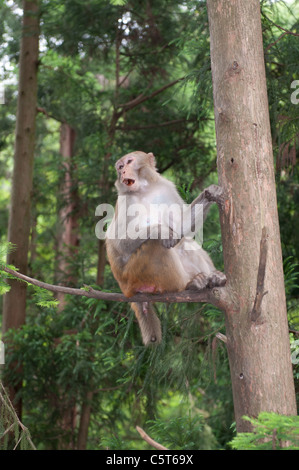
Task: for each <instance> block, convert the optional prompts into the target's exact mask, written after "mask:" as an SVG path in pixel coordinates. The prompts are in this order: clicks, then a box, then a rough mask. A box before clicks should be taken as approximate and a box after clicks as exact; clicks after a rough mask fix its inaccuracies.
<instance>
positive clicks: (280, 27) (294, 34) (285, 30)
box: [264, 14, 299, 36]
mask: <svg viewBox="0 0 299 470" xmlns="http://www.w3.org/2000/svg"><path fill="white" fill-rule="evenodd" d="M264 17H265V18H267V20H268V21H269V22H270V23H272V24H273V25H274V26H276V28H278V29H281V31H284V32H285V33H287V34H291V35H292V36H299V33H293V32H292V31H290V30H289V29H286V28H283V27H282V26H280V25H279V24H277V23H274V21H272V20H270V18H268V16H267V15H265V14H264Z"/></svg>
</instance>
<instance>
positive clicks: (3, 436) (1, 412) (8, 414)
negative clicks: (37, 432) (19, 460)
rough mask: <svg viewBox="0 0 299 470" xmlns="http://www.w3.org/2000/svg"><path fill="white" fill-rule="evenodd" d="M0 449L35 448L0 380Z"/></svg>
mask: <svg viewBox="0 0 299 470" xmlns="http://www.w3.org/2000/svg"><path fill="white" fill-rule="evenodd" d="M0 449H1V450H7V449H10V450H12V449H13V450H35V446H34V444H33V442H32V441H31V436H30V432H29V430H28V429H27V428H26V427H25V426H24V425H23V424H22V423H21V422H20V420H19V419H18V416H17V414H16V412H15V410H14V407H13V405H12V404H11V402H10V400H9V397H8V395H7V393H6V390H5V388H4V386H3V384H2V382H1V381H0Z"/></svg>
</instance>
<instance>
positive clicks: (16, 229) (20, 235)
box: [3, 0, 39, 413]
mask: <svg viewBox="0 0 299 470" xmlns="http://www.w3.org/2000/svg"><path fill="white" fill-rule="evenodd" d="M23 9H24V11H23V14H24V16H23V29H22V39H21V50H20V62H19V67H20V68H19V90H18V106H17V121H16V137H15V154H14V169H13V179H12V194H11V207H10V217H9V227H8V241H9V242H11V243H13V244H15V245H16V249H15V251H13V252H12V253H10V254H9V255H8V258H7V262H8V263H9V264H13V265H15V266H16V267H17V268H19V270H20V271H21V272H22V273H26V272H27V262H28V247H29V233H30V209H31V191H32V177H33V159H34V145H35V116H36V100H37V68H38V43H39V2H38V0H32V1H26V0H25V1H24V3H23ZM10 285H11V290H10V292H9V293H8V294H6V295H5V296H4V301H3V333H6V332H7V330H9V329H10V328H18V327H19V326H20V325H22V324H23V323H24V322H25V312H26V284H25V283H21V282H18V281H10ZM14 393H15V391H12V395H11V399H13V398H14ZM17 411H19V413H20V409H19V410H17Z"/></svg>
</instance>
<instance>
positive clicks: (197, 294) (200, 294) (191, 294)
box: [0, 265, 226, 309]
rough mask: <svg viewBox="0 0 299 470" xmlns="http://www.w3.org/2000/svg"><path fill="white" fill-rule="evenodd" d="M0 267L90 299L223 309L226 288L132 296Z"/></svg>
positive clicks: (45, 286) (55, 289)
mask: <svg viewBox="0 0 299 470" xmlns="http://www.w3.org/2000/svg"><path fill="white" fill-rule="evenodd" d="M0 269H1V270H2V271H5V272H6V273H8V274H10V275H12V276H14V277H16V278H18V279H21V280H22V281H25V282H28V283H29V284H32V285H34V286H37V287H41V288H42V289H46V290H49V291H51V292H55V293H57V292H61V293H64V294H69V295H78V296H82V297H88V298H92V299H99V300H106V301H116V302H163V303H171V302H176V303H183V302H207V303H210V304H213V305H215V306H217V307H218V308H221V309H224V307H223V305H224V303H225V297H226V295H225V294H226V289H225V287H217V288H214V289H208V288H206V289H203V290H201V291H192V290H190V291H189V290H186V291H182V292H167V293H164V294H136V295H134V296H132V297H125V296H124V295H123V294H120V293H111V292H103V291H100V290H95V289H93V288H92V287H90V286H84V288H82V289H77V288H73V287H65V286H57V285H53V284H48V283H46V282H42V281H39V280H37V279H34V278H32V277H29V276H26V275H25V274H21V273H19V272H17V271H14V270H12V269H10V268H7V267H6V266H3V265H2V266H1V265H0Z"/></svg>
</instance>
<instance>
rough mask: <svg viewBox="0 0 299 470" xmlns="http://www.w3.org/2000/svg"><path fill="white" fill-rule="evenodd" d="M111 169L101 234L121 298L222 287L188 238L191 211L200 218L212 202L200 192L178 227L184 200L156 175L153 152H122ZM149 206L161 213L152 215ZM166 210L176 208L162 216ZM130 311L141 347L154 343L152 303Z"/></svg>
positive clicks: (158, 336)
mask: <svg viewBox="0 0 299 470" xmlns="http://www.w3.org/2000/svg"><path fill="white" fill-rule="evenodd" d="M115 168H116V171H117V180H116V182H115V186H116V189H117V192H118V199H117V202H116V206H115V213H114V216H113V219H112V221H111V223H110V225H109V227H108V229H107V232H106V250H107V258H108V261H109V263H110V266H111V270H112V273H113V275H114V277H115V279H116V280H117V282H118V284H119V286H120V289H121V291H122V292H123V294H124V295H125V296H126V297H132V296H133V295H134V294H136V293H138V292H143V293H163V292H180V291H183V290H185V289H195V290H201V289H204V288H206V287H214V286H223V285H224V284H225V282H226V276H225V274H224V273H222V272H220V271H217V270H216V268H215V266H214V264H213V262H212V260H211V258H210V257H209V255H208V253H207V252H206V251H205V250H204V249H203V248H202V247H201V246H200V245H199V244H198V243H197V242H196V241H195V240H194V239H193V238H192V236H190V233H192V230H193V229H194V227H195V225H196V222H197V218H200V217H199V215H198V213H196V208H198V207H199V208H200V209H201V217H202V219H204V218H205V217H206V215H207V213H208V210H209V208H210V205H211V204H212V202H213V201H211V200H209V199H208V198H207V197H206V195H205V192H203V193H202V194H200V195H199V196H198V197H197V198H196V199H195V200H194V201H193V202H192V204H191V206H190V208H189V209H190V210H189V215H190V218H189V222H188V223H184V221H182V220H183V215H184V207H185V205H184V201H183V199H182V198H181V196H180V195H179V193H178V191H177V189H176V187H175V185H174V184H173V183H172V182H171V181H170V180H168V179H166V178H165V177H163V176H162V175H161V174H159V173H158V170H157V168H156V159H155V157H154V155H153V153H145V152H142V151H135V152H131V153H128V154H126V155H124V156H123V157H122V158H120V159H119V160H118V161H117V162H116V164H115ZM153 207H158V208H160V207H162V208H163V210H161V211H160V210H157V211H154V212H152V208H153ZM172 207H174V208H176V209H177V210H176V211H174V212H169V213H167V209H168V208H172ZM165 209H166V211H165ZM165 212H166V215H167V216H168V217H165ZM136 213H139V217H136ZM131 307H132V309H133V310H134V312H135V315H136V318H137V321H138V324H139V328H140V331H141V336H142V340H143V343H144V344H145V345H146V346H147V345H149V344H150V343H156V344H158V343H160V342H161V340H162V332H161V323H160V320H159V318H158V317H157V315H156V313H155V310H154V307H153V305H152V303H151V302H132V303H131Z"/></svg>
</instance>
